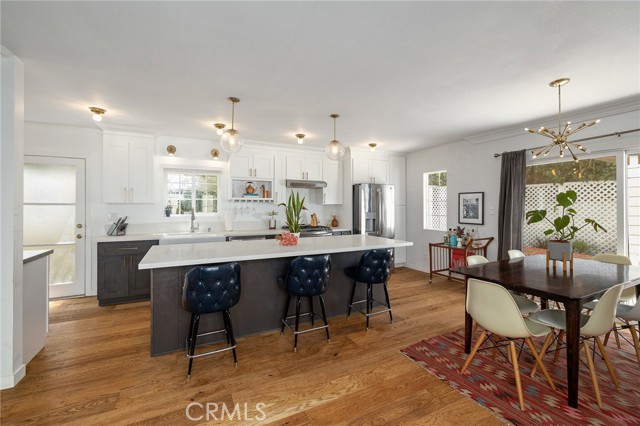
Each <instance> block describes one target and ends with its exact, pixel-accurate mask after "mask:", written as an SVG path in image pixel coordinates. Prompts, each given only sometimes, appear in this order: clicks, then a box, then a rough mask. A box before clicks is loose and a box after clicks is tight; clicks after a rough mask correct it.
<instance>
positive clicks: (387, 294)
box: [382, 283, 393, 323]
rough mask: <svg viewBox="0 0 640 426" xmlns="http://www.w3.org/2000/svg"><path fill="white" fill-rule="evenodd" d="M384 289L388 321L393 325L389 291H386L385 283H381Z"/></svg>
mask: <svg viewBox="0 0 640 426" xmlns="http://www.w3.org/2000/svg"><path fill="white" fill-rule="evenodd" d="M382 286H383V288H384V297H385V298H386V299H387V308H389V319H390V320H391V322H392V323H393V315H392V314H391V302H390V301H389V291H388V290H387V283H382Z"/></svg>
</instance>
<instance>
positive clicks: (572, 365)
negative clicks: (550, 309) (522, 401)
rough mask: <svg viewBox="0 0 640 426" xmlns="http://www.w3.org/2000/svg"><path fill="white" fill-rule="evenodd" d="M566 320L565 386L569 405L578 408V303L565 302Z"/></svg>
mask: <svg viewBox="0 0 640 426" xmlns="http://www.w3.org/2000/svg"><path fill="white" fill-rule="evenodd" d="M564 307H565V315H566V320H567V336H566V339H567V387H568V403H569V406H571V407H574V408H578V384H579V383H578V375H579V371H580V303H579V302H577V301H570V302H565V304H564Z"/></svg>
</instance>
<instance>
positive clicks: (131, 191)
mask: <svg viewBox="0 0 640 426" xmlns="http://www.w3.org/2000/svg"><path fill="white" fill-rule="evenodd" d="M129 196H130V197H131V200H129V201H130V202H132V203H133V187H130V188H129Z"/></svg>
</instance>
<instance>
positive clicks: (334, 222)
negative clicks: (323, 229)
mask: <svg viewBox="0 0 640 426" xmlns="http://www.w3.org/2000/svg"><path fill="white" fill-rule="evenodd" d="M331 227H333V228H337V227H338V218H337V217H336V215H335V214H334V215H333V218H332V219H331Z"/></svg>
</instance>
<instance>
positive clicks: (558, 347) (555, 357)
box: [551, 330, 564, 364]
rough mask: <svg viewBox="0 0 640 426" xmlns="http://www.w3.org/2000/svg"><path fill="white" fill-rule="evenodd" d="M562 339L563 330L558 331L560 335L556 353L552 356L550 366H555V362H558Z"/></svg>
mask: <svg viewBox="0 0 640 426" xmlns="http://www.w3.org/2000/svg"><path fill="white" fill-rule="evenodd" d="M563 337H564V330H560V333H558V340H557V342H556V353H555V354H554V355H553V361H552V362H551V363H552V364H555V363H556V362H558V358H559V357H560V345H561V344H562V338H563Z"/></svg>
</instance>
